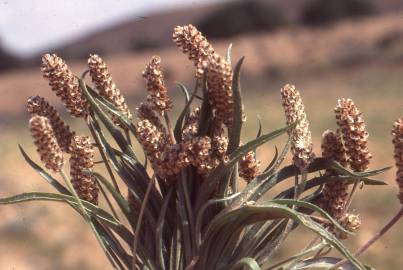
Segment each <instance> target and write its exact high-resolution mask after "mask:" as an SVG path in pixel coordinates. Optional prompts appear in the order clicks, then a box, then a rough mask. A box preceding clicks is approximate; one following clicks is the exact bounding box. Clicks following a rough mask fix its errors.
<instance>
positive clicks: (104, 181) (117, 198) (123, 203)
mask: <svg viewBox="0 0 403 270" xmlns="http://www.w3.org/2000/svg"><path fill="white" fill-rule="evenodd" d="M92 174H93V175H94V176H95V177H96V178H97V179H98V180H99V181H100V182H101V183H102V184H103V185H104V186H105V187H106V188H107V189H108V191H109V192H110V193H111V194H112V196H113V198H114V199H115V201H116V203H117V204H118V205H119V207H120V210H121V211H122V212H123V214H124V215H125V216H126V218H127V220H129V221H130V220H132V218H133V217H132V216H131V215H130V208H129V204H128V203H127V201H126V200H125V198H124V197H123V196H122V195H120V194H119V192H117V190H116V189H115V187H114V186H113V185H112V183H111V182H109V181H108V180H107V179H106V178H105V177H103V176H102V175H101V174H99V173H97V172H92Z"/></svg>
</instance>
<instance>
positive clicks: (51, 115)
mask: <svg viewBox="0 0 403 270" xmlns="http://www.w3.org/2000/svg"><path fill="white" fill-rule="evenodd" d="M27 111H28V112H29V113H30V114H31V116H33V115H39V116H44V117H46V118H48V119H49V123H50V125H51V126H52V129H53V132H54V134H55V136H56V140H57V143H58V144H59V146H60V147H61V148H62V150H63V151H64V152H66V153H70V145H71V139H72V138H73V136H74V135H75V133H74V131H71V130H70V127H69V125H67V124H66V123H65V122H64V121H63V120H62V119H61V118H60V115H59V113H58V112H57V111H56V109H55V108H54V107H53V106H52V105H50V104H49V102H48V101H47V100H46V99H44V98H43V97H40V96H32V97H30V98H29V99H28V101H27Z"/></svg>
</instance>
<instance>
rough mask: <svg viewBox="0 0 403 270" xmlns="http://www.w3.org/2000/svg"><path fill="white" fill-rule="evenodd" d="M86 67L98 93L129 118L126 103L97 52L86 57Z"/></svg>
mask: <svg viewBox="0 0 403 270" xmlns="http://www.w3.org/2000/svg"><path fill="white" fill-rule="evenodd" d="M88 68H89V70H90V75H91V79H92V82H93V83H94V84H95V86H96V88H97V89H98V91H99V94H100V95H101V96H103V97H104V98H106V99H107V100H108V101H110V102H111V103H112V104H113V105H115V106H116V108H117V109H119V110H120V111H121V112H122V113H123V114H124V115H125V116H126V117H127V118H128V119H129V120H131V119H132V114H131V112H130V110H129V107H128V106H127V104H126V101H125V98H124V97H123V95H122V94H121V92H120V90H119V89H118V88H117V87H116V84H115V83H114V81H113V79H112V76H111V74H110V72H109V70H108V67H107V66H106V63H105V61H104V60H103V59H102V58H101V57H99V55H97V54H91V55H90V57H89V58H88ZM113 120H114V122H115V124H119V121H118V120H117V119H116V117H113Z"/></svg>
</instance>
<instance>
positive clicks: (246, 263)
mask: <svg viewBox="0 0 403 270" xmlns="http://www.w3.org/2000/svg"><path fill="white" fill-rule="evenodd" d="M245 268H246V269H251V270H260V267H259V265H258V263H257V262H256V261H255V260H254V259H253V258H243V259H241V260H239V261H238V262H237V263H236V264H235V265H234V267H232V268H231V269H232V270H243V269H245Z"/></svg>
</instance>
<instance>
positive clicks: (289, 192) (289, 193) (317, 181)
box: [276, 175, 386, 198]
mask: <svg viewBox="0 0 403 270" xmlns="http://www.w3.org/2000/svg"><path fill="white" fill-rule="evenodd" d="M357 179H359V180H360V181H362V182H363V183H364V184H365V185H375V186H379V185H386V183H385V182H384V181H381V180H374V179H369V178H357V177H355V176H327V175H325V176H320V177H315V178H313V179H311V180H309V181H307V182H306V184H305V187H304V190H303V191H307V190H309V189H311V188H313V187H316V186H320V185H323V184H325V183H327V182H332V181H345V182H347V183H349V184H354V183H355V182H356V181H357ZM294 191H295V190H294V187H292V188H289V189H286V190H284V191H283V192H281V193H280V194H279V195H277V196H276V198H291V197H293V196H294Z"/></svg>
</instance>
